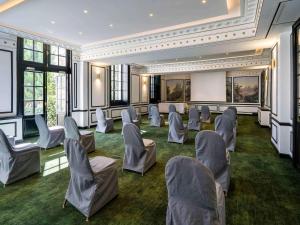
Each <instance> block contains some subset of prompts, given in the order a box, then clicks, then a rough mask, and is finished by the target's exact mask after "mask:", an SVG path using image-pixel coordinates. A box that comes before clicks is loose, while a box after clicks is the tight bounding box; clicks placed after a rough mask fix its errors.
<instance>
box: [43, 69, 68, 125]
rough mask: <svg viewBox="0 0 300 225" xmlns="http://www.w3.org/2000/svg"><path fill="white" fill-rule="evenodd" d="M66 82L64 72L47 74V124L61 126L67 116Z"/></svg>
mask: <svg viewBox="0 0 300 225" xmlns="http://www.w3.org/2000/svg"><path fill="white" fill-rule="evenodd" d="M66 84H67V82H66V74H65V73H64V72H47V104H46V105H47V107H46V112H47V124H48V126H57V125H60V126H63V125H64V118H65V116H66V115H67V95H66V93H67V85H66Z"/></svg>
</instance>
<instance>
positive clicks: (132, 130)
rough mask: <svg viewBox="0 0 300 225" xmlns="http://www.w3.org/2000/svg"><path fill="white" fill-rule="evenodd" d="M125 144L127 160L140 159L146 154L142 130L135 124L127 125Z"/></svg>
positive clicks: (125, 128) (124, 132) (125, 127)
mask: <svg viewBox="0 0 300 225" xmlns="http://www.w3.org/2000/svg"><path fill="white" fill-rule="evenodd" d="M123 137H124V144H125V145H126V148H125V154H126V155H127V158H130V159H134V158H136V159H139V158H140V157H141V156H142V155H143V153H144V152H145V146H144V142H143V138H142V135H141V133H140V129H139V128H138V127H137V126H136V125H134V124H133V123H127V124H125V125H124V128H123Z"/></svg>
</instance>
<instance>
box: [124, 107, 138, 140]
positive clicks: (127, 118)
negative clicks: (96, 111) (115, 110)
mask: <svg viewBox="0 0 300 225" xmlns="http://www.w3.org/2000/svg"><path fill="white" fill-rule="evenodd" d="M121 118H122V135H123V129H124V126H125V125H126V124H128V123H133V124H134V125H136V126H137V127H138V128H140V122H139V121H138V120H132V119H131V116H130V113H129V110H128V109H123V110H122V111H121Z"/></svg>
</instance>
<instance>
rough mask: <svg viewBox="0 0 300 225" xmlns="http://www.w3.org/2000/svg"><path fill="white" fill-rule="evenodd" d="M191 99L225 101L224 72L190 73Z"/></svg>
mask: <svg viewBox="0 0 300 225" xmlns="http://www.w3.org/2000/svg"><path fill="white" fill-rule="evenodd" d="M191 101H208V102H212V101H218V102H225V101H226V72H225V71H222V72H201V73H194V74H191Z"/></svg>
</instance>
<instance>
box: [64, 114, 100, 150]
mask: <svg viewBox="0 0 300 225" xmlns="http://www.w3.org/2000/svg"><path fill="white" fill-rule="evenodd" d="M65 134H66V138H69V139H74V140H77V141H79V142H80V144H81V145H82V147H83V148H84V149H85V150H86V151H87V153H90V152H93V151H95V137H94V132H92V131H86V130H79V129H78V127H77V124H76V122H75V120H74V119H73V118H72V117H66V118H65Z"/></svg>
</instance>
